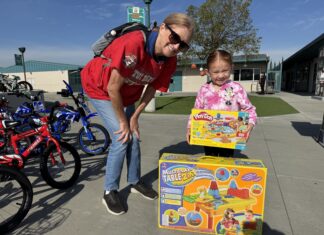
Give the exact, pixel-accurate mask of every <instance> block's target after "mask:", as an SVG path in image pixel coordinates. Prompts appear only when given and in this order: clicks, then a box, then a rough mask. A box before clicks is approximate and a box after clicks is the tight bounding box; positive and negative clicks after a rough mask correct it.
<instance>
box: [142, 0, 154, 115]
mask: <svg viewBox="0 0 324 235" xmlns="http://www.w3.org/2000/svg"><path fill="white" fill-rule="evenodd" d="M143 1H144V3H145V5H146V18H147V21H146V26H147V27H148V28H150V26H151V22H150V21H151V20H150V14H151V13H150V4H151V3H152V1H153V0H143ZM145 111H146V112H155V98H154V97H153V99H152V100H151V101H150V102H149V103H148V104H147V106H146V108H145Z"/></svg>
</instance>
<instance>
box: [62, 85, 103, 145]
mask: <svg viewBox="0 0 324 235" xmlns="http://www.w3.org/2000/svg"><path fill="white" fill-rule="evenodd" d="M63 82H64V84H65V85H66V88H67V89H66V90H65V91H64V92H63V90H62V92H58V94H62V95H65V96H71V97H72V99H73V101H74V103H75V105H76V106H77V111H78V112H79V113H80V117H81V118H80V119H81V122H82V126H83V128H84V130H85V132H86V134H87V137H88V139H89V140H94V136H93V135H92V133H91V132H90V131H89V130H88V126H89V124H90V123H89V119H90V118H92V117H95V116H98V113H97V112H94V113H93V112H91V110H90V109H89V107H88V106H87V105H86V104H85V102H84V95H83V93H79V94H78V97H75V96H74V94H73V89H72V87H71V86H70V85H69V84H68V83H67V82H66V81H64V80H63ZM66 92H67V93H68V94H66Z"/></svg>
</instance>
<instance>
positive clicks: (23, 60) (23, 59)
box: [21, 53, 26, 82]
mask: <svg viewBox="0 0 324 235" xmlns="http://www.w3.org/2000/svg"><path fill="white" fill-rule="evenodd" d="M21 55H22V64H23V69H24V78H25V82H26V66H25V58H24V53H21Z"/></svg>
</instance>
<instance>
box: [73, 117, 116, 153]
mask: <svg viewBox="0 0 324 235" xmlns="http://www.w3.org/2000/svg"><path fill="white" fill-rule="evenodd" d="M88 129H89V130H90V131H92V130H94V129H97V130H98V131H99V134H100V133H102V134H103V136H104V139H103V144H99V146H98V147H97V148H96V149H90V148H89V147H91V143H93V142H94V144H96V143H98V142H99V141H100V140H94V141H91V140H88V139H87V141H89V143H85V141H84V140H83V138H82V137H83V136H85V137H86V138H87V134H86V133H85V130H84V128H81V129H80V130H79V133H78V144H79V146H80V147H81V150H82V151H83V152H85V153H86V154H88V155H91V156H93V155H98V154H102V153H104V152H105V151H106V150H107V148H108V147H109V145H110V143H111V139H110V135H109V133H108V131H107V130H106V128H105V127H104V126H102V125H100V124H98V123H90V124H89V126H88ZM91 129H92V130H91Z"/></svg>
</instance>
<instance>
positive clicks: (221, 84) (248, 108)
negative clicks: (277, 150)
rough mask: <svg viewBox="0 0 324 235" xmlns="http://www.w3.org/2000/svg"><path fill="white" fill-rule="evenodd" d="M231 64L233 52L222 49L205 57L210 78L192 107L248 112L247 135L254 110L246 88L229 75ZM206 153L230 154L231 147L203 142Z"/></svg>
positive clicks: (252, 120)
mask: <svg viewBox="0 0 324 235" xmlns="http://www.w3.org/2000/svg"><path fill="white" fill-rule="evenodd" d="M232 68H233V62H232V56H231V54H230V53H229V52H227V51H225V50H220V49H218V50H215V51H214V52H212V53H211V54H210V55H209V56H208V58H207V75H208V76H209V77H210V82H207V83H206V84H204V85H203V86H202V87H201V88H200V90H199V91H198V94H197V97H196V101H195V104H194V108H195V109H206V110H223V111H245V112H248V113H249V123H248V128H247V135H248V136H249V134H250V132H251V130H252V128H253V127H254V125H255V124H256V119H257V114H256V111H255V107H254V106H253V105H252V104H251V102H250V100H249V98H248V96H247V93H246V91H245V90H244V88H243V87H242V85H241V84H240V83H238V82H234V81H232V80H231V79H230V77H231V71H232ZM190 127H191V116H190V117H189V120H188V125H187V136H186V137H187V142H188V143H190ZM204 150H205V154H206V155H207V156H221V157H233V155H234V149H226V148H218V147H209V146H204Z"/></svg>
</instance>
